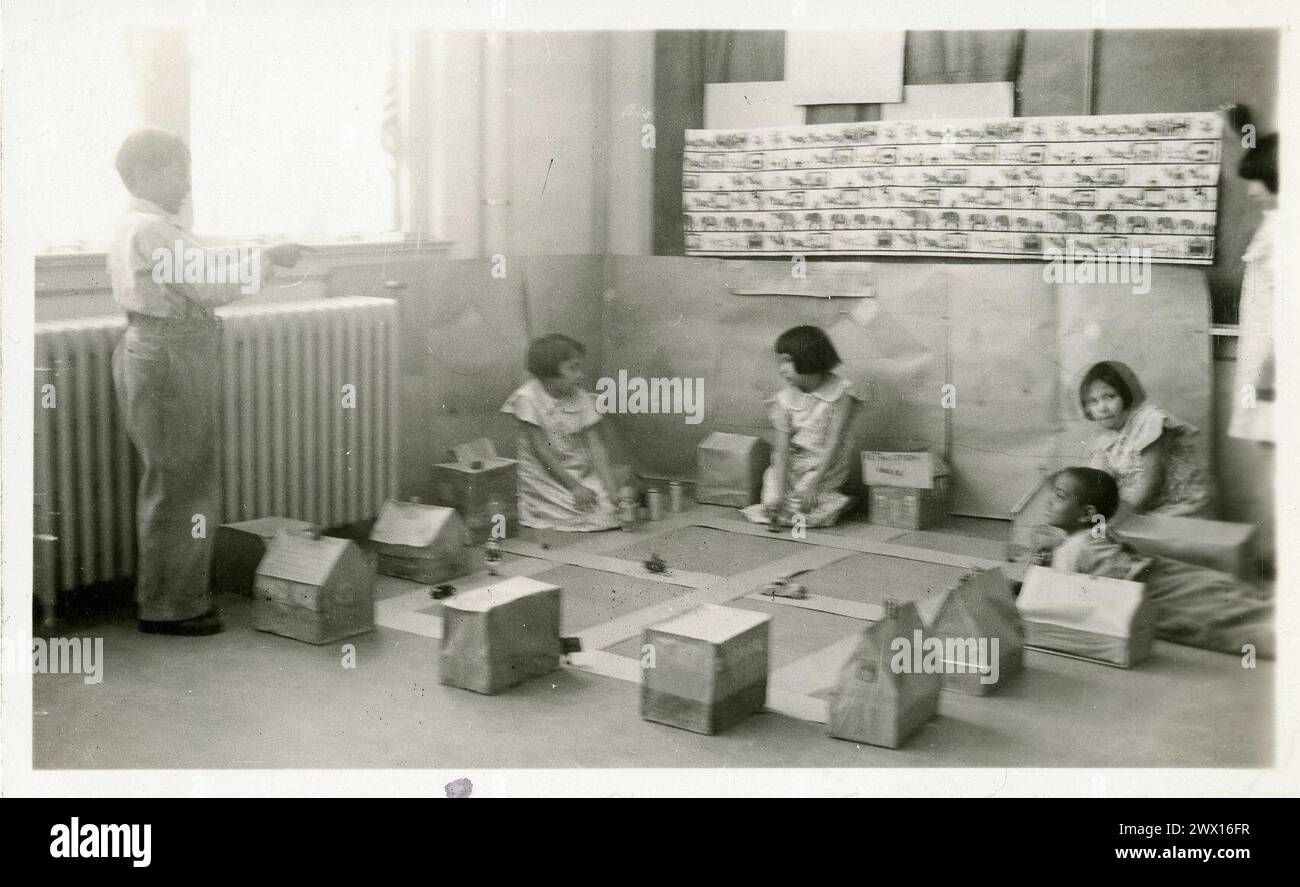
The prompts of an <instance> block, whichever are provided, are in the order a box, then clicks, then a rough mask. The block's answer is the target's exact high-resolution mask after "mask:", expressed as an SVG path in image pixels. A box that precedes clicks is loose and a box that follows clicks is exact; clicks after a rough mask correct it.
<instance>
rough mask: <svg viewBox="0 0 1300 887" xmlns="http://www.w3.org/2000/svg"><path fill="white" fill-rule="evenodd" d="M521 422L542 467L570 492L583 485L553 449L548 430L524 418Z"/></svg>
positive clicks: (530, 446)
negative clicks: (547, 436) (562, 463)
mask: <svg viewBox="0 0 1300 887" xmlns="http://www.w3.org/2000/svg"><path fill="white" fill-rule="evenodd" d="M519 424H520V425H522V426H523V427H524V434H525V436H526V437H527V438H528V446H529V448H530V449H532V451H533V454H534V455H535V456H537V461H539V462H541V463H542V467H543V468H545V469H546V471H547V473H548V474H550V476H551V477H553V478H555V479H556V480H557V481H559V483H560V484H561V485H562V486H563V487H564V488H565V489H566V490H568V491H570V492H573V490H574V489H575V488H578V487H581V486H582V484H580V483H578V479H577V478H576V477H574V476H573V475H572V474H570V473H569V471H568V469H566V468H565V467H564V466H563V465H561V464H560V457H559V456H557V455H556V454H555V451H554V450H553V449H551V442H550V441H549V440H547V438H546V432H545V431H543V430H542V429H541V428H539V427H538V426H536V425H532V424H530V423H528V422H524V421H523V420H520V422H519Z"/></svg>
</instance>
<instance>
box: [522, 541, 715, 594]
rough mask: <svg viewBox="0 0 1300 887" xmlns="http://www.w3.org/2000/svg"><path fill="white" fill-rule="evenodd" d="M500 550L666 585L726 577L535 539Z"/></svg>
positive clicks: (699, 584) (707, 583)
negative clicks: (660, 569)
mask: <svg viewBox="0 0 1300 887" xmlns="http://www.w3.org/2000/svg"><path fill="white" fill-rule="evenodd" d="M501 550H502V551H508V552H510V553H511V554H518V555H523V556H524V557H534V558H545V559H546V560H550V561H554V562H555V563H559V564H569V565H570V566H574V567H586V568H587V569H589V570H601V571H603V572H605V573H617V574H619V575H621V576H631V577H632V578H634V579H647V580H649V581H651V582H660V583H663V584H664V585H680V586H682V587H683V588H709V587H711V586H714V585H717V584H718V583H719V582H722V581H724V580H723V578H722V577H721V576H715V575H713V574H712V573H692V572H689V571H687V570H670V571H669V572H667V573H651V572H650V571H649V570H647V569H646V568H645V567H643V566H642V565H641V564H638V563H636V562H635V561H629V560H623V559H621V558H616V557H610V556H608V555H604V554H594V553H592V552H589V551H574V550H572V549H569V548H561V549H551V548H542V547H541V546H540V545H535V544H533V543H532V542H524V541H521V540H518V539H507V540H505V541H504V542H502V543H501Z"/></svg>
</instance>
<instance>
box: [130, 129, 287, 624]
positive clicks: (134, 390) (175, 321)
mask: <svg viewBox="0 0 1300 887" xmlns="http://www.w3.org/2000/svg"><path fill="white" fill-rule="evenodd" d="M116 165H117V171H118V173H119V174H120V175H121V177H122V182H123V183H124V184H125V185H126V188H127V190H128V191H130V192H131V195H132V197H131V203H130V209H129V210H128V212H127V214H126V216H125V217H124V218H123V219H122V221H121V222H120V223H119V224H118V226H117V229H116V231H115V232H114V237H113V246H112V252H110V253H109V257H108V265H109V274H110V276H111V278H112V284H113V298H114V299H115V300H116V301H117V303H118V304H119V305H120V306H121V307H122V308H123V309H125V310H126V312H127V318H128V326H127V330H126V334H125V335H124V336H123V337H122V341H121V342H119V343H118V346H117V350H116V351H114V352H113V380H114V383H115V385H116V388H117V396H118V403H119V406H120V408H121V409H122V410H123V411H124V414H125V422H126V430H127V434H128V435H130V438H131V441H132V442H133V443H134V444H135V448H136V451H137V452H138V453H139V454H140V460H141V462H142V463H143V474H142V476H141V478H140V489H139V491H138V496H137V502H136V528H137V534H136V535H137V537H138V543H139V557H138V563H137V568H136V603H137V607H138V610H137V617H138V619H139V626H140V630H141V631H145V632H151V633H159V634H178V635H210V634H216V633H217V632H219V631H221V620H220V619H219V618H218V617H217V614H216V612H215V611H214V610H213V608H212V601H211V598H210V595H209V592H208V556H209V544H208V539H207V530H206V525H207V524H208V523H212V522H214V521H216V520H217V517H218V507H219V503H220V491H219V486H218V475H217V452H216V441H217V407H218V403H217V393H218V387H217V386H218V377H217V367H218V365H219V358H220V344H221V325H220V321H219V320H218V319H217V317H216V316H215V315H214V313H213V310H214V309H215V308H216V307H217V306H218V305H224V304H226V303H227V302H233V301H235V300H236V299H240V298H242V297H244V296H245V295H249V294H251V293H255V292H257V288H258V287H259V286H260V285H261V283H262V281H263V280H264V279H265V278H266V277H267V276H269V274H270V271H271V267H272V266H273V265H283V266H286V267H291V266H293V265H294V264H295V263H296V262H297V259H298V252H299V249H300V247H298V246H296V245H294V244H283V245H280V246H273V247H269V248H267V249H264V250H261V251H260V253H259V252H258V251H252V252H250V253H248V254H247V255H245V256H243V258H242V260H232V258H231V255H233V254H231V253H230V252H229V251H221V250H215V251H209V250H208V249H207V248H206V247H204V246H203V245H202V244H200V243H199V242H198V241H197V240H196V239H195V238H194V235H193V234H191V233H190V232H189V231H188V230H187V228H186V227H184V226H183V225H182V223H180V222H179V221H178V220H176V219H175V218H174V216H175V215H176V213H178V212H179V211H180V208H181V204H182V202H183V201H184V200H185V197H186V196H187V195H188V194H189V192H190V155H189V149H188V148H187V147H186V145H185V143H184V142H183V141H181V139H180V138H179V137H178V136H176V135H173V134H172V133H169V132H165V131H163V130H158V129H142V130H137V131H136V132H133V133H132V134H131V135H129V136H127V138H126V140H125V141H124V142H123V143H122V147H121V148H120V149H119V150H118V153H117V162H116ZM232 261H238V262H239V264H238V267H235V266H234V265H233V264H232ZM187 263H193V267H192V268H191V272H192V271H195V270H197V271H199V272H200V273H198V274H195V273H188V274H187V273H185V269H186V265H187ZM218 268H220V269H223V271H222V273H220V274H214V273H212V271H213V270H215V269H218ZM227 271H231V272H234V273H226V272H227ZM200 516H202V517H201V520H202V523H203V525H204V526H203V531H202V532H195V528H196V526H197V525H198V524H199V522H200Z"/></svg>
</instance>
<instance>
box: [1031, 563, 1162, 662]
mask: <svg viewBox="0 0 1300 887" xmlns="http://www.w3.org/2000/svg"><path fill="white" fill-rule="evenodd" d="M1016 605H1017V606H1018V607H1019V608H1020V617H1021V619H1023V620H1024V623H1025V646H1027V647H1032V648H1035V649H1039V650H1044V651H1046V652H1049V653H1061V654H1064V655H1066V656H1075V657H1078V658H1080V659H1090V660H1093V661H1095V662H1102V663H1105V664H1107V665H1117V666H1119V667H1120V668H1132V667H1133V666H1134V665H1137V664H1138V663H1139V662H1141V661H1142V660H1144V659H1146V658H1147V656H1149V655H1150V653H1151V642H1152V640H1153V639H1154V637H1155V624H1156V620H1155V616H1156V613H1155V607H1154V606H1153V605H1152V604H1151V602H1150V601H1149V600H1148V598H1147V595H1146V588H1145V586H1143V585H1142V583H1140V582H1128V581H1125V580H1123V579H1109V578H1106V577H1104V576H1089V575H1086V574H1083V573H1062V572H1059V571H1057V570H1052V569H1049V568H1047V567H1039V566H1030V567H1029V568H1027V569H1026V571H1025V584H1024V586H1023V587H1022V588H1021V589H1020V597H1019V598H1017V599H1016Z"/></svg>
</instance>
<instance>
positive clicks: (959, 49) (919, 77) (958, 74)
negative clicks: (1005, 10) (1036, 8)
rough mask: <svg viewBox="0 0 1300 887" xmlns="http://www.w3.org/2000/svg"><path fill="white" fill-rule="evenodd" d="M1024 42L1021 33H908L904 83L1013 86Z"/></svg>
mask: <svg viewBox="0 0 1300 887" xmlns="http://www.w3.org/2000/svg"><path fill="white" fill-rule="evenodd" d="M1024 42H1025V32H1024V31H908V32H907V38H906V41H905V42H904V44H903V83H905V84H907V85H908V86H923V85H929V84H935V83H990V82H993V83H1005V82H1011V83H1014V82H1016V78H1017V77H1019V76H1020V57H1021V53H1022V51H1023V48H1024Z"/></svg>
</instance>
